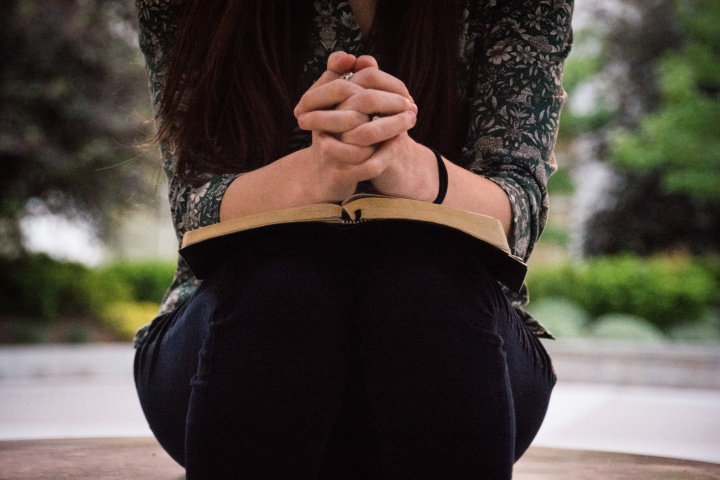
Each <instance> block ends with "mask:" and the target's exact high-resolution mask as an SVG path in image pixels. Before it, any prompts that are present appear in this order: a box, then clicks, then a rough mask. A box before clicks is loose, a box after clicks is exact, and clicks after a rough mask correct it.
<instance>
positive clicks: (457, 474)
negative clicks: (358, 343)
mask: <svg viewBox="0 0 720 480" xmlns="http://www.w3.org/2000/svg"><path fill="white" fill-rule="evenodd" d="M376 230H377V231H376V232H372V235H371V234H370V233H368V234H367V235H366V237H369V238H363V240H362V241H361V242H360V243H361V244H362V245H365V246H366V247H368V248H370V249H371V250H370V251H365V252H364V254H363V255H364V256H363V257H362V261H361V262H360V265H359V266H358V271H359V276H358V278H359V285H358V289H359V291H360V292H361V295H360V296H359V297H360V298H361V299H363V302H362V303H361V306H360V311H361V312H362V313H361V318H362V319H363V336H362V339H363V353H364V355H365V356H364V362H365V375H366V378H367V388H368V392H369V395H370V403H371V406H372V410H373V413H374V415H375V416H376V419H377V424H378V435H379V440H380V448H381V451H382V455H383V459H384V464H385V469H386V472H387V473H388V474H389V475H395V476H403V475H405V476H411V477H412V476H422V477H423V478H447V475H451V476H453V478H497V479H500V478H510V475H511V472H512V464H513V463H514V460H515V452H516V431H517V430H518V429H517V425H516V419H517V415H516V410H517V408H518V404H516V401H515V392H514V388H513V387H514V386H516V385H517V386H518V388H520V387H521V386H522V385H523V382H519V381H516V380H515V379H514V378H513V377H515V376H520V377H524V376H528V375H530V376H534V375H536V373H535V372H536V371H539V370H535V371H530V370H528V369H526V368H524V367H525V366H526V364H524V363H523V362H520V364H521V365H520V366H521V368H516V367H517V362H515V361H514V360H512V361H508V360H509V359H508V357H509V356H514V355H516V354H517V349H516V348H514V347H513V348H511V349H508V348H507V346H508V345H507V342H514V343H513V345H515V344H519V341H520V340H519V337H518V336H517V332H516V331H514V330H512V329H510V328H506V327H507V326H509V325H511V322H512V318H511V316H510V315H511V314H512V313H514V312H513V311H512V309H510V308H509V305H508V303H507V300H506V298H505V296H504V295H503V293H502V291H501V289H500V287H499V285H498V284H497V282H496V281H495V279H494V278H493V277H492V275H491V274H490V273H489V272H488V271H487V269H486V268H485V266H484V264H483V262H482V258H479V257H477V256H476V255H475V254H474V253H473V252H472V250H470V249H468V244H467V243H466V242H465V241H463V240H462V239H459V238H457V237H455V236H454V235H445V234H444V233H443V232H442V231H441V230H439V229H436V228H428V227H424V226H417V227H416V226H410V227H409V228H396V227H382V228H378V229H376ZM522 328H524V327H522ZM521 353H522V354H523V355H525V356H527V354H525V352H524V351H521ZM520 403H521V404H523V403H525V401H524V400H523V401H522V402H520Z"/></svg>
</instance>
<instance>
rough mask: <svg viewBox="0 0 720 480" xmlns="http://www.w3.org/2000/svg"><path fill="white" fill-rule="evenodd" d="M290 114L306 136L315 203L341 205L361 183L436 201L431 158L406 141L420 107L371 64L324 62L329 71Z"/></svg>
mask: <svg viewBox="0 0 720 480" xmlns="http://www.w3.org/2000/svg"><path fill="white" fill-rule="evenodd" d="M294 113H295V117H296V118H297V120H298V124H299V126H300V128H302V129H304V130H311V131H312V145H311V147H310V148H309V149H308V152H309V156H310V159H309V163H310V170H311V171H309V172H306V173H308V174H309V175H310V176H311V178H312V180H311V182H310V183H311V184H312V188H313V190H314V195H313V196H315V197H316V199H317V201H342V200H344V199H346V198H348V197H349V196H351V195H352V194H353V193H354V192H355V190H356V188H357V184H358V183H359V182H361V181H365V180H370V181H371V182H372V184H373V187H374V188H375V189H376V190H377V191H378V192H379V193H382V194H385V195H392V196H398V197H404V198H413V199H417V200H427V201H432V199H433V198H435V195H436V194H437V188H438V187H437V185H438V173H437V166H436V161H435V157H434V154H433V153H432V151H431V150H429V149H428V148H427V147H424V146H423V145H420V144H418V143H416V142H415V141H414V140H413V139H412V138H410V136H409V135H408V130H410V129H411V128H413V126H415V123H416V119H417V114H418V107H417V105H416V104H415V102H414V101H413V99H412V97H411V96H410V93H409V92H408V89H407V87H406V86H405V84H404V83H403V82H402V81H400V80H399V79H397V78H395V77H393V76H392V75H390V74H388V73H386V72H383V71H381V70H380V69H379V68H378V64H377V61H376V60H375V59H374V58H373V57H370V56H361V57H358V58H356V57H355V56H353V55H350V54H347V53H345V52H335V53H333V54H332V55H330V57H329V59H328V68H327V71H326V72H325V73H324V74H323V75H322V76H321V77H320V79H319V80H318V81H317V82H316V83H315V84H314V85H313V86H312V87H311V88H310V89H309V90H308V91H307V92H306V93H305V95H303V97H302V98H301V100H300V102H299V103H298V105H297V107H296V108H295V112H294Z"/></svg>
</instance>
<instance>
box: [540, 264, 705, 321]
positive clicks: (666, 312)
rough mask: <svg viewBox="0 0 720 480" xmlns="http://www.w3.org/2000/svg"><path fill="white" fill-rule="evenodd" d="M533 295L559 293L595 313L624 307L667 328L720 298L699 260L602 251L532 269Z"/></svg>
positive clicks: (620, 310)
mask: <svg viewBox="0 0 720 480" xmlns="http://www.w3.org/2000/svg"><path fill="white" fill-rule="evenodd" d="M528 287H529V288H530V292H531V293H532V295H533V300H534V301H535V300H541V299H544V298H550V297H561V298H565V299H567V300H569V301H571V302H574V303H576V304H577V305H579V306H580V307H581V308H582V309H584V310H585V311H587V312H588V314H589V315H590V316H591V317H593V318H596V317H599V316H600V315H604V314H609V313H625V314H630V315H635V316H636V317H640V318H644V319H647V320H648V321H649V322H650V323H652V324H654V325H656V326H658V327H659V328H661V329H663V330H665V329H667V328H669V327H671V326H673V325H676V324H679V323H686V322H698V321H700V320H701V319H702V318H703V315H705V314H706V312H707V311H708V309H709V308H710V307H711V306H713V305H714V304H716V302H717V299H718V297H717V290H718V277H717V276H715V275H714V274H713V272H712V271H710V270H709V269H708V268H706V267H705V266H704V263H703V262H701V261H692V260H688V259H675V258H672V259H669V258H664V257H654V258H640V257H635V256H616V257H598V258H594V259H591V260H589V261H587V262H585V263H581V264H572V263H565V264H561V265H558V266H552V267H541V268H537V269H535V270H532V271H531V272H530V275H528Z"/></svg>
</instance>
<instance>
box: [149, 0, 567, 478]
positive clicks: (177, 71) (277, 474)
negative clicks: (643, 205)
mask: <svg viewBox="0 0 720 480" xmlns="http://www.w3.org/2000/svg"><path fill="white" fill-rule="evenodd" d="M137 5H138V9H139V18H140V29H141V47H142V49H143V52H144V54H145V56H146V60H147V64H148V72H149V76H150V81H151V90H152V92H153V101H154V105H155V107H156V112H157V117H158V123H159V134H158V137H159V139H160V142H161V146H162V150H163V154H164V168H165V172H166V174H167V175H168V179H169V184H170V202H171V207H172V213H173V220H174V223H175V227H176V229H177V232H178V236H179V238H182V235H183V234H184V233H185V232H187V231H189V230H192V229H194V228H198V227H201V226H204V225H208V224H212V223H216V222H219V221H226V220H229V219H233V218H238V217H242V216H245V215H250V214H253V213H258V212H262V211H267V210H273V209H279V208H286V207H292V206H299V205H306V204H312V203H318V202H328V201H334V202H337V201H342V200H343V199H345V198H347V197H348V196H350V195H352V194H353V193H354V192H356V191H358V190H361V191H367V190H370V191H375V192H379V193H382V194H386V195H393V196H399V197H405V198H413V199H416V200H422V201H429V202H436V203H443V204H445V205H449V206H452V207H455V208H460V209H464V210H469V211H474V212H478V213H483V214H486V215H491V216H494V217H496V218H498V219H499V220H500V221H501V223H502V225H503V227H504V229H505V232H506V234H507V236H508V239H509V242H510V244H511V245H512V248H513V251H514V253H515V254H516V255H518V256H521V257H524V258H527V256H528V255H529V254H530V252H531V250H532V247H533V245H534V243H535V241H536V240H537V238H538V236H539V235H540V232H541V231H542V228H543V226H544V223H545V218H546V214H547V191H546V182H547V177H548V175H549V174H550V173H552V172H553V171H554V170H555V163H554V158H553V155H552V148H553V145H554V141H555V135H556V132H557V126H558V120H559V112H560V109H561V106H562V104H563V101H564V92H563V90H562V88H561V86H560V78H561V72H562V64H563V61H564V59H565V58H566V56H567V54H568V52H569V48H570V43H571V31H570V17H571V11H572V2H571V1H570V0H567V1H565V0H537V1H535V2H529V1H526V0H504V1H503V0H486V1H482V0H462V1H457V2H447V1H446V0H415V1H413V2H410V1H407V2H402V1H393V2H390V1H386V0H380V1H379V2H376V1H373V0H365V1H363V0H357V1H349V2H345V1H339V0H322V1H302V0H295V1H293V0H283V1H281V0H277V1H259V0H255V1H240V0H236V1H232V0H227V1H224V2H221V1H216V2H207V1H201V0H137ZM509 295H510V294H509V293H508V294H506V293H504V292H503V290H502V289H501V287H500V286H499V284H498V283H497V282H496V281H495V280H494V279H493V277H492V275H491V274H490V273H488V271H487V269H486V268H485V266H484V264H483V261H482V258H478V256H476V255H475V254H474V253H473V252H469V251H467V249H465V248H463V245H462V244H460V243H457V240H455V239H453V238H450V237H448V236H446V235H443V234H442V233H438V232H437V231H435V230H428V229H426V228H423V227H418V226H407V225H406V226H397V225H390V226H381V227H374V228H366V227H363V228H358V229H334V228H332V227H327V226H312V225H311V226H301V227H297V228H289V229H288V230H286V231H282V232H281V233H279V234H277V233H276V234H274V235H268V236H266V238H262V240H258V241H255V242H254V243H253V244H252V245H248V246H247V248H243V249H240V251H237V252H229V254H228V260H227V261H226V262H225V263H224V265H223V266H222V267H220V268H219V269H218V270H217V271H216V272H214V274H213V275H212V276H211V278H208V279H206V280H205V281H203V282H202V284H201V283H200V282H198V281H197V280H196V279H195V278H194V277H193V276H192V273H191V272H190V271H189V270H188V268H187V266H186V265H184V264H183V263H182V261H181V262H180V264H179V267H178V271H177V274H176V277H175V279H174V282H173V284H172V286H171V288H170V290H169V292H168V294H167V296H166V298H165V300H164V302H163V307H162V311H161V315H160V316H159V317H158V318H157V319H155V320H154V321H153V323H152V324H151V325H150V326H149V327H146V328H144V329H142V330H141V331H140V332H138V336H137V346H138V350H137V355H136V364H135V378H136V384H137V387H138V393H139V396H140V400H141V404H142V406H143V409H144V412H145V414H146V417H147V418H148V422H149V424H150V427H151V428H152V430H153V432H154V433H155V435H156V436H157V438H158V440H159V441H160V443H161V444H162V445H163V447H164V448H165V449H166V450H167V451H168V452H169V453H170V455H172V456H173V458H175V459H176V460H177V461H178V462H179V463H181V464H183V465H184V466H185V467H186V469H187V475H188V478H190V479H192V478H383V477H388V478H395V477H402V478H436V477H437V478H440V477H442V478H465V477H468V478H470V477H471V478H492V479H501V478H511V475H512V465H513V463H514V461H516V460H517V458H519V457H520V456H521V455H522V453H523V452H524V451H525V450H526V449H527V447H528V446H529V444H530V442H531V441H532V439H533V437H534V436H535V434H536V433H537V431H538V429H539V427H540V424H541V423H542V419H543V417H544V414H545V411H546V409H547V404H548V401H549V396H550V392H551V390H552V387H553V385H554V382H555V377H554V374H553V372H552V367H551V365H550V361H549V359H548V358H547V355H546V353H545V351H544V349H543V347H542V345H541V344H540V342H539V341H538V339H537V337H542V336H546V337H549V334H548V333H547V332H546V331H545V330H544V329H543V328H542V327H541V326H540V325H539V324H537V323H536V322H534V321H533V320H532V319H531V318H530V317H528V316H527V315H526V314H523V313H522V311H521V310H517V309H516V308H513V305H514V306H515V307H520V306H522V305H523V304H524V302H525V297H524V295H520V296H517V295H516V296H513V297H512V298H509Z"/></svg>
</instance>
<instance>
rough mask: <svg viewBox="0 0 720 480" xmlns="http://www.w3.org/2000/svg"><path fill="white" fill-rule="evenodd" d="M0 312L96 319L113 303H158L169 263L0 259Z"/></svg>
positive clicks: (33, 317) (168, 277)
mask: <svg viewBox="0 0 720 480" xmlns="http://www.w3.org/2000/svg"><path fill="white" fill-rule="evenodd" d="M0 271H3V272H5V273H4V274H3V275H2V276H0V314H2V316H3V317H5V318H16V319H17V318H22V319H27V320H43V321H52V320H55V319H57V318H58V317H63V316H74V317H87V318H91V319H101V318H102V317H103V314H104V312H105V310H106V309H107V308H108V307H109V306H110V305H112V304H114V303H117V302H152V303H159V302H160V300H161V299H162V296H163V295H164V292H165V290H166V289H167V287H168V286H169V285H170V282H171V280H172V276H173V272H174V271H175V266H174V264H173V263H171V262H158V261H137V262H129V261H122V262H116V263H112V264H109V265H106V266H103V267H100V268H89V267H86V266H84V265H81V264H79V263H72V262H62V261H58V260H54V259H52V258H50V257H49V256H47V255H44V254H31V255H25V256H22V257H19V258H16V259H7V258H0Z"/></svg>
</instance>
